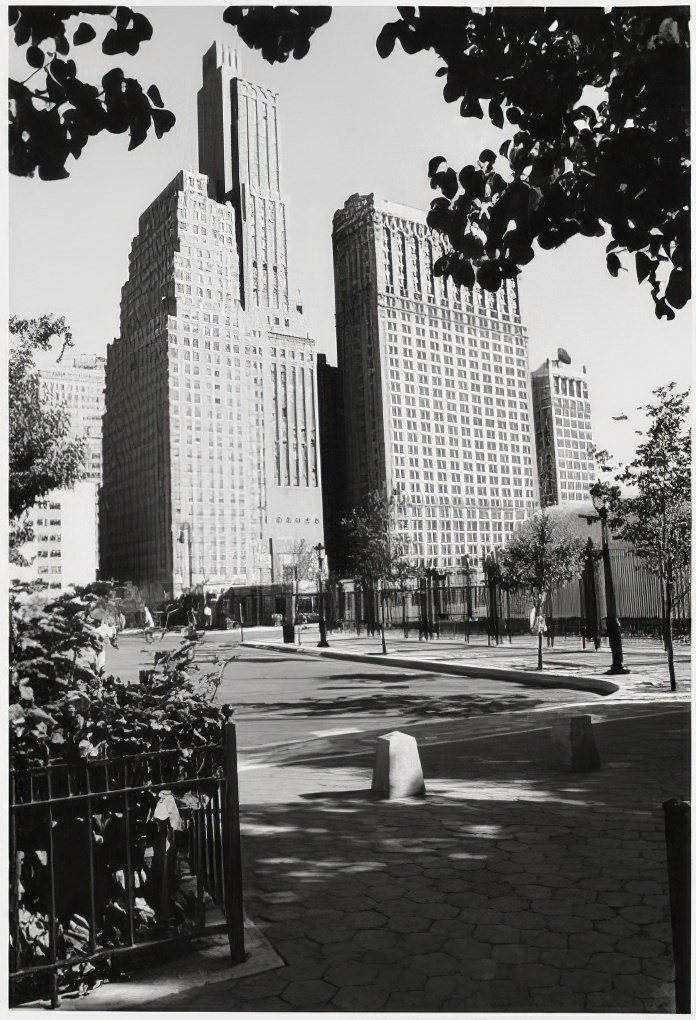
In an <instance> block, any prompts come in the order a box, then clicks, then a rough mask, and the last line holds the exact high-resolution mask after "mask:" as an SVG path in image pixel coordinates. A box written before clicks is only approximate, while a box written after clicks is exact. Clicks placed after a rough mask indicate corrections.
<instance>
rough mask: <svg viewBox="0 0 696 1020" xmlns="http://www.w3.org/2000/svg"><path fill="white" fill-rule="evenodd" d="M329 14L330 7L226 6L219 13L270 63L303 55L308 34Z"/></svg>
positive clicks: (281, 61) (321, 23)
mask: <svg viewBox="0 0 696 1020" xmlns="http://www.w3.org/2000/svg"><path fill="white" fill-rule="evenodd" d="M330 17H331V8H330V7H228V8H227V9H226V11H225V13H224V14H223V19H224V20H225V21H226V22H227V23H228V24H230V25H234V27H235V28H236V29H237V31H238V32H239V36H240V38H241V39H242V41H243V42H245V43H246V44H247V46H250V47H251V48H252V49H255V50H261V55H262V56H263V58H264V60H267V61H268V62H269V63H271V64H273V63H276V62H278V63H281V64H282V63H284V62H285V61H286V60H287V59H288V57H289V56H290V55H292V56H293V57H294V58H295V59H296V60H300V59H301V58H302V57H304V56H306V55H307V53H308V52H309V40H310V38H311V36H312V35H313V34H314V32H315V30H316V29H317V28H320V27H321V26H322V25H325V24H326V22H327V21H328V20H329V18H330Z"/></svg>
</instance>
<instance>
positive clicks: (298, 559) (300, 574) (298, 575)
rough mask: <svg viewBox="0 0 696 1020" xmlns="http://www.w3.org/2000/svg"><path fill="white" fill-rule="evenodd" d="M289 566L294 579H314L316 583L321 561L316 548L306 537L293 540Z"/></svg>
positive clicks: (297, 580)
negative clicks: (318, 558)
mask: <svg viewBox="0 0 696 1020" xmlns="http://www.w3.org/2000/svg"><path fill="white" fill-rule="evenodd" d="M289 566H290V569H291V571H292V579H293V581H296V582H299V581H313V582H314V583H315V584H316V580H317V573H318V571H319V561H318V560H317V553H316V550H315V549H313V548H312V546H311V545H310V544H309V542H308V541H307V539H306V538H301V539H299V540H298V541H295V542H293V544H292V553H291V556H290V564H289Z"/></svg>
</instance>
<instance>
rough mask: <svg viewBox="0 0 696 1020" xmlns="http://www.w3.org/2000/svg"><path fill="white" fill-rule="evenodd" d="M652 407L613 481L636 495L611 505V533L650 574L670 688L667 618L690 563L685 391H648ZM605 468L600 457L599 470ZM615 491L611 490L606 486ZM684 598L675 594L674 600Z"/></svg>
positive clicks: (672, 388)
mask: <svg viewBox="0 0 696 1020" xmlns="http://www.w3.org/2000/svg"><path fill="white" fill-rule="evenodd" d="M653 393H654V394H655V396H656V397H657V398H658V402H657V403H655V404H646V405H645V407H644V408H640V410H644V411H645V413H646V415H647V417H648V420H649V423H650V424H649V426H648V429H647V432H645V433H642V432H641V433H640V435H644V440H643V442H642V443H641V444H640V445H639V446H638V447H637V449H636V455H635V457H634V459H633V460H632V461H631V462H630V463H629V464H627V465H626V466H625V467H622V468H621V469H620V470H619V471H618V472H617V473H616V474H615V480H616V481H617V482H622V483H624V484H625V485H630V486H632V487H634V488H635V489H636V490H637V495H635V496H632V495H628V496H621V497H619V498H618V500H615V501H614V510H615V512H614V519H613V521H612V531H613V532H614V534H615V535H616V537H617V538H622V539H625V540H626V541H629V542H633V543H634V545H635V549H636V553H637V554H638V555H639V556H641V557H642V558H643V559H644V560H645V561H646V563H647V564H648V565H649V566H650V567H651V569H653V570H654V571H655V573H656V574H657V576H658V578H659V581H660V591H661V595H662V599H661V602H662V634H663V639H664V644H665V651H666V652H667V665H668V669H669V681H670V688H671V690H673V691H676V689H677V682H676V677H675V674H674V650H673V645H672V618H673V615H674V607H675V602H676V600H675V591H674V586H675V582H676V581H677V579H678V577H679V574H680V572H681V571H683V570H684V569H685V568H686V567H688V565H689V564H690V562H691V432H690V430H689V425H688V416H689V403H688V397H689V391H688V390H686V391H684V392H683V393H678V392H676V384H675V383H673V382H672V383H670V384H669V385H668V386H659V387H658V388H657V389H655V390H653ZM606 468H607V464H606V457H605V470H606ZM611 491H612V492H616V489H615V487H611ZM680 597H681V598H684V597H686V592H685V591H684V592H681V593H679V594H678V595H677V598H680Z"/></svg>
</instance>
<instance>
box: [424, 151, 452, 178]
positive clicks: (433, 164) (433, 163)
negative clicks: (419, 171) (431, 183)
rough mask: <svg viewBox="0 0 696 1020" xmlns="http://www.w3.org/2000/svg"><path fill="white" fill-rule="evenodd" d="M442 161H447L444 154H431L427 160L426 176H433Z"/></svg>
mask: <svg viewBox="0 0 696 1020" xmlns="http://www.w3.org/2000/svg"><path fill="white" fill-rule="evenodd" d="M443 163H445V164H446V163H447V160H446V159H445V157H444V156H433V157H432V159H431V160H429V161H428V177H430V178H432V177H434V176H435V174H436V173H437V172H438V171H439V169H440V167H441V166H442V164H443Z"/></svg>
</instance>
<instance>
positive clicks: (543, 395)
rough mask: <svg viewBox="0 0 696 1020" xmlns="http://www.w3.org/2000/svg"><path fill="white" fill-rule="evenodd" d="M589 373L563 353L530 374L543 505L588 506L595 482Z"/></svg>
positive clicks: (547, 360)
mask: <svg viewBox="0 0 696 1020" xmlns="http://www.w3.org/2000/svg"><path fill="white" fill-rule="evenodd" d="M566 359H567V360H566ZM586 371H587V370H586V368H585V366H584V365H583V366H582V371H581V372H579V371H578V370H577V369H575V368H573V367H572V362H571V360H570V358H569V357H568V355H567V353H566V352H565V351H564V350H563V349H559V351H558V358H557V359H555V360H551V358H547V359H546V361H545V362H544V364H543V365H541V366H540V367H539V368H538V369H537V370H536V371H535V372H532V401H533V406H534V434H535V438H536V451H537V462H538V471H539V489H540V495H541V505H542V506H554V505H556V504H559V503H579V502H583V501H587V500H588V499H589V492H588V490H589V488H590V486H591V485H592V483H593V482H594V480H595V478H596V467H595V462H594V457H593V454H592V450H593V444H592V420H591V414H590V400H589V395H588V391H587V379H586Z"/></svg>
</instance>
